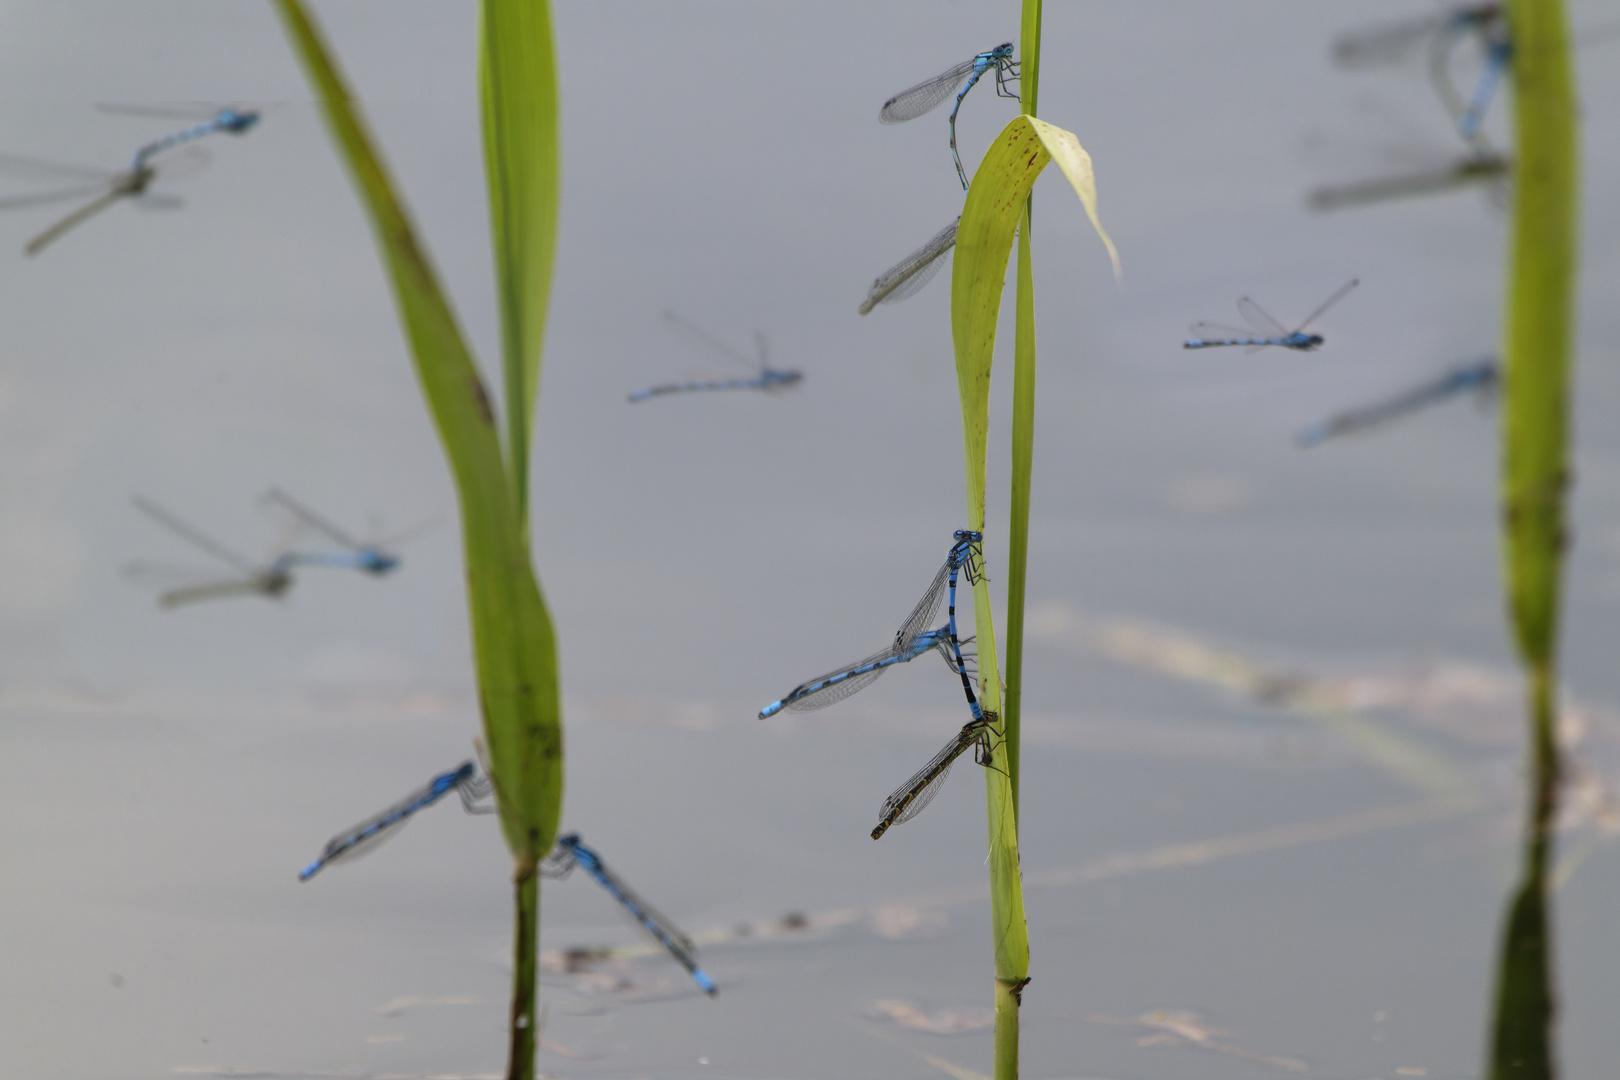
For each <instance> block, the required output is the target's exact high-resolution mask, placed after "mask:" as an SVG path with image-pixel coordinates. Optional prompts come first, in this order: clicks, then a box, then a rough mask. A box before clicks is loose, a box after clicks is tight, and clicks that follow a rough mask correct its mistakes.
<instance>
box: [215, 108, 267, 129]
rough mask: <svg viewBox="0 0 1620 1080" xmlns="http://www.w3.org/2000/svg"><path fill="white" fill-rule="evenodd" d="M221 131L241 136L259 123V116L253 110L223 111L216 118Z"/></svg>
mask: <svg viewBox="0 0 1620 1080" xmlns="http://www.w3.org/2000/svg"><path fill="white" fill-rule="evenodd" d="M214 122H215V123H216V124H218V125H219V128H220V130H221V131H228V132H230V133H231V134H232V135H240V134H242V133H243V132H244V131H246V130H248V128H250V127H252V126H253V125H254V124H257V123H258V122H259V114H258V113H257V112H255V111H254V110H251V109H243V110H241V111H238V110H236V109H221V110H220V111H219V115H218V116H216V117H215V118H214Z"/></svg>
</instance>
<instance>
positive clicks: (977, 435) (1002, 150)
mask: <svg viewBox="0 0 1620 1080" xmlns="http://www.w3.org/2000/svg"><path fill="white" fill-rule="evenodd" d="M1054 160H1055V161H1057V162H1058V164H1059V167H1060V169H1062V171H1063V173H1064V175H1065V176H1067V177H1068V179H1069V182H1070V184H1071V185H1072V186H1073V187H1074V189H1075V192H1076V194H1078V195H1079V196H1080V201H1081V203H1082V205H1084V206H1085V208H1086V212H1087V214H1088V215H1089V216H1090V217H1091V220H1092V223H1093V225H1094V226H1095V227H1096V228H1097V232H1098V235H1100V236H1102V238H1103V242H1104V243H1105V244H1106V245H1107V247H1108V250H1109V253H1110V255H1111V256H1112V255H1113V254H1114V248H1113V244H1112V243H1111V242H1110V241H1109V240H1108V237H1107V234H1106V233H1104V232H1103V230H1102V226H1101V225H1100V223H1098V222H1097V216H1096V203H1097V196H1096V188H1095V184H1094V181H1093V179H1092V173H1091V159H1090V157H1089V156H1088V155H1087V154H1086V152H1085V150H1084V149H1082V148H1081V146H1080V141H1079V140H1078V139H1076V138H1075V137H1074V135H1072V134H1071V133H1069V132H1067V131H1064V130H1063V129H1062V128H1058V127H1054V126H1052V125H1051V124H1047V123H1044V122H1043V121H1040V120H1037V119H1035V118H1034V117H1032V116H1019V117H1016V118H1015V119H1014V120H1013V121H1012V122H1011V123H1009V124H1008V125H1007V126H1006V127H1005V128H1004V129H1003V130H1002V132H1001V134H1000V135H999V136H997V137H996V139H995V141H994V142H993V143H992V144H991V146H990V149H989V151H988V152H987V153H986V154H985V157H984V160H983V162H982V163H981V164H980V165H979V168H978V170H977V171H976V172H975V173H974V176H973V185H972V187H970V188H969V189H968V195H967V202H966V204H965V205H964V206H963V208H962V221H961V224H960V226H959V227H958V229H957V237H956V254H955V257H954V262H953V266H952V272H951V337H952V340H953V342H954V344H955V349H956V377H957V384H958V389H959V391H960V393H961V398H962V449H963V454H964V458H965V462H966V474H967V497H968V527H969V528H972V529H977V530H979V531H981V532H982V531H983V529H984V470H985V454H986V450H987V436H988V431H989V401H990V369H991V363H992V360H993V359H994V354H995V341H996V324H997V321H998V318H999V315H1000V310H1001V294H1002V290H1003V286H1004V285H1005V279H1006V274H1007V260H1008V257H1009V255H1010V254H1011V250H1012V241H1013V236H1014V234H1015V233H1016V231H1017V229H1018V223H1019V220H1020V218H1021V216H1022V215H1023V213H1024V210H1025V207H1026V205H1027V202H1028V199H1029V193H1030V189H1031V188H1032V187H1033V186H1034V184H1035V179H1036V177H1038V176H1039V175H1040V172H1041V170H1042V169H1043V168H1045V167H1046V164H1047V162H1049V161H1054ZM1114 265H1115V267H1116V268H1117V267H1118V258H1117V256H1115V257H1114ZM973 609H974V610H973V614H974V625H975V632H976V633H977V636H978V650H979V672H980V688H981V690H982V695H981V696H982V701H983V705H984V708H985V710H986V712H987V713H990V714H994V715H995V717H996V719H995V722H994V727H995V737H996V742H997V748H996V753H997V755H998V756H997V758H996V759H995V761H994V763H993V766H994V767H992V768H988V769H986V770H985V785H986V798H987V805H988V813H989V830H990V897H991V899H990V904H991V920H992V924H993V925H992V940H993V942H994V945H995V965H996V981H997V987H998V990H997V997H996V1002H997V1005H996V1007H997V1013H998V1016H1002V1015H1005V1023H1006V1024H1007V1028H1006V1030H1008V1031H1009V1032H1012V1031H1015V1030H1016V1027H1015V1023H1016V1022H1015V1021H1014V1020H1013V1015H1014V1014H1015V1012H1016V1009H1017V1003H1018V992H1019V990H1020V989H1021V987H1022V984H1023V981H1024V980H1025V978H1026V977H1027V976H1028V973H1029V936H1028V930H1027V927H1026V925H1025V920H1024V897H1023V888H1022V885H1021V883H1020V880H1019V869H1018V824H1017V811H1016V809H1015V807H1014V803H1013V796H1012V783H1011V778H1010V776H1009V771H1008V770H1007V769H1006V768H1005V766H1004V765H1001V764H1000V762H1001V758H1002V756H1003V755H1005V753H1006V749H1005V747H1006V732H1005V729H1004V727H1003V726H1002V725H1001V722H1000V712H1001V707H1002V705H1001V684H1000V676H999V668H998V666H997V658H996V636H995V623H994V620H993V619H992V617H991V608H990V594H989V586H988V584H987V582H986V579H985V578H984V577H982V576H981V578H980V579H979V581H978V582H977V583H976V584H975V585H974V589H973ZM998 1030H1002V1026H1001V1022H998ZM1015 1046H1016V1044H1015V1043H1012V1042H1010V1041H1009V1043H1008V1046H1007V1048H1006V1049H1007V1050H1008V1051H1009V1053H1008V1054H1007V1055H1003V1054H1002V1053H1001V1052H1000V1051H999V1050H998V1054H997V1062H998V1074H999V1073H1001V1072H1003V1071H1005V1070H1004V1069H1003V1067H1002V1066H1003V1061H1002V1058H1003V1057H1004V1056H1005V1057H1007V1058H1008V1059H1009V1060H1010V1061H1013V1062H1015V1061H1016V1049H1015Z"/></svg>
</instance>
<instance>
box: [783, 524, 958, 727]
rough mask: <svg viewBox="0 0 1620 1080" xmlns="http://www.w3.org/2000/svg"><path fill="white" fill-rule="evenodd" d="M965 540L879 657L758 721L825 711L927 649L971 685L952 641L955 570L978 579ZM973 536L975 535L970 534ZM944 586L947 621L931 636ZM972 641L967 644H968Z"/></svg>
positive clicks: (797, 694) (846, 669)
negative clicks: (782, 714)
mask: <svg viewBox="0 0 1620 1080" xmlns="http://www.w3.org/2000/svg"><path fill="white" fill-rule="evenodd" d="M963 535H964V534H962V533H958V534H957V536H958V538H959V543H958V545H957V546H954V547H952V549H951V554H950V555H949V556H947V558H946V560H945V563H944V565H942V566H941V567H940V568H939V570H938V571H937V572H935V574H934V578H933V580H932V581H930V582H929V583H928V588H927V589H926V590H925V591H924V592H923V596H922V599H921V600H919V601H917V605H916V606H915V607H913V608H912V609H911V614H910V615H907V616H906V620H905V622H903V623H901V624H900V629H898V630H896V631H895V633H894V641H893V642H891V643H890V644H889V646H888V647H887V648H885V649H883V650H881V651H879V652H875V653H873V654H872V655H871V656H868V657H866V658H864V659H862V660H857V661H855V662H854V663H853V664H846V665H844V666H843V667H841V668H837V669H835V670H833V671H830V672H828V673H827V674H825V675H818V676H816V677H815V678H813V679H807V680H806V681H804V682H802V683H800V684H799V685H798V686H796V687H794V688H793V690H792V691H791V692H789V693H788V694H786V695H785V696H783V697H782V698H781V700H779V701H773V702H771V703H770V704H769V705H767V706H765V707H764V708H763V709H761V710H759V718H760V719H761V720H764V719H766V718H767V717H771V716H775V715H776V714H777V713H779V712H781V711H782V710H783V709H787V710H790V711H792V712H809V711H811V710H814V709H825V708H826V707H827V706H829V705H832V704H835V703H837V702H840V701H842V700H844V699H845V698H847V697H849V696H850V695H851V694H854V693H855V692H856V691H858V690H862V689H864V688H866V687H867V686H870V685H871V684H872V683H873V682H874V681H875V680H876V679H877V677H878V676H880V675H882V674H883V673H884V672H885V671H887V670H888V669H889V668H891V667H893V666H894V665H896V664H904V663H907V662H908V661H911V660H915V659H916V658H917V657H919V656H922V655H923V654H924V653H926V652H928V651H929V650H930V649H934V650H938V652H939V654H940V656H941V657H943V658H944V660H945V665H946V666H947V667H949V668H950V669H951V670H952V671H953V672H957V673H959V674H961V676H962V681H963V684H964V685H970V676H969V673H968V670H967V668H968V663H969V661H970V660H972V657H971V656H968V655H964V653H963V652H962V648H961V646H962V644H965V642H958V641H957V639H956V626H955V617H956V616H955V612H956V574H957V570H958V569H959V568H960V567H962V566H964V565H967V563H968V561H971V562H972V565H973V567H974V569H973V570H971V571H970V573H974V574H976V573H977V561H976V559H975V558H974V557H973V556H972V555H971V554H970V553H969V550H968V549H967V548H964V547H962V545H961V543H960V538H961V537H962V536H963ZM973 535H975V536H977V534H973ZM947 586H949V590H950V599H951V604H950V612H951V615H950V621H948V622H947V623H946V624H945V625H944V626H941V627H938V628H936V629H932V630H930V629H929V628H928V624H929V623H931V622H933V621H934V617H935V616H936V615H937V614H938V613H939V606H940V604H941V602H942V601H944V599H945V596H946V590H947ZM969 640H970V641H971V639H969ZM968 700H969V701H970V702H972V700H973V694H972V690H971V689H970V690H969V691H968Z"/></svg>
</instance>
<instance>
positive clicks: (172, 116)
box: [96, 101, 219, 121]
mask: <svg viewBox="0 0 1620 1080" xmlns="http://www.w3.org/2000/svg"><path fill="white" fill-rule="evenodd" d="M96 110H97V111H98V112H104V113H112V114H114V115H116V116H154V117H161V118H163V119H165V120H196V121H203V120H211V119H213V118H214V117H215V116H217V115H219V106H217V105H204V104H201V103H199V102H185V103H180V104H173V105H131V104H126V103H124V102H120V101H98V102H96Z"/></svg>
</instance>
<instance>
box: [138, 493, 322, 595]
mask: <svg viewBox="0 0 1620 1080" xmlns="http://www.w3.org/2000/svg"><path fill="white" fill-rule="evenodd" d="M134 502H135V508H136V509H137V510H139V511H141V513H143V514H145V515H146V516H147V517H149V518H151V519H152V520H153V521H156V522H157V523H158V524H159V525H162V526H163V527H164V528H166V529H168V530H169V531H170V532H172V533H174V534H175V535H176V536H179V537H180V538H181V539H183V540H185V541H187V542H188V543H190V544H191V545H192V546H193V547H196V548H199V549H200V550H202V551H206V552H207V553H208V554H210V555H212V556H213V557H214V558H216V559H218V560H219V561H221V562H223V563H225V564H226V565H227V566H230V567H231V568H232V569H234V570H235V571H236V572H237V576H235V577H230V578H225V579H218V578H215V579H213V580H204V581H200V582H198V583H196V584H191V585H184V586H181V587H179V588H174V589H170V590H168V591H167V592H165V593H163V594H162V595H161V596H160V597H158V603H160V604H162V605H163V606H164V607H166V608H172V607H179V606H181V605H182V604H191V603H195V602H197V601H199V600H217V599H221V598H223V597H228V596H270V597H277V596H280V595H281V594H282V593H284V592H286V591H287V590H288V589H289V588H291V587H292V583H293V578H292V567H293V561H292V560H291V559H289V558H288V556H287V553H286V552H285V551H282V552H280V553H278V554H277V555H275V556H274V557H273V558H271V559H270V561H269V562H267V563H262V564H255V563H253V562H252V561H251V560H249V559H245V558H243V557H242V556H241V555H238V554H237V553H236V552H234V551H232V550H231V549H230V548H228V547H226V546H225V545H224V544H221V543H220V542H219V541H217V540H215V539H214V538H213V537H211V536H209V535H207V534H206V533H204V532H203V531H202V530H200V529H198V528H196V527H195V526H192V525H188V524H187V523H186V522H184V521H182V520H181V519H180V518H179V517H177V516H176V515H175V514H174V513H172V512H170V511H168V510H165V509H164V508H163V507H161V506H159V505H158V504H157V503H155V502H153V501H152V500H151V499H147V498H143V497H141V496H139V495H137V496H136V497H135V500H134ZM125 571H126V572H127V573H132V574H150V573H152V572H153V571H157V572H160V573H167V574H169V575H170V576H173V574H174V572H173V571H171V570H168V569H167V568H164V567H161V566H157V565H155V564H152V563H146V562H134V563H130V564H129V565H127V566H126V567H125ZM179 573H180V576H183V577H190V578H196V577H197V576H198V575H197V574H195V573H193V572H191V571H180V572H179Z"/></svg>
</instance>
